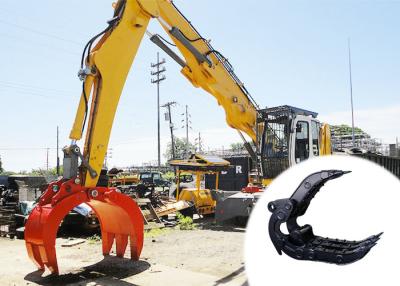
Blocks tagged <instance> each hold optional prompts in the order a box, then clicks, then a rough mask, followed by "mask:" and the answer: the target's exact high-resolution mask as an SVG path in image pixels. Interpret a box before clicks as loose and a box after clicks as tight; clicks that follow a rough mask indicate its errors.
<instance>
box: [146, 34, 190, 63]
mask: <svg viewBox="0 0 400 286" xmlns="http://www.w3.org/2000/svg"><path fill="white" fill-rule="evenodd" d="M150 41H152V42H153V43H154V44H156V45H157V46H158V47H159V48H160V49H162V50H163V51H164V52H165V53H166V54H167V55H169V56H170V57H171V58H172V59H173V60H174V61H175V62H177V63H178V64H179V65H180V66H181V67H183V68H184V67H185V66H186V62H185V61H184V60H183V59H181V57H179V56H178V55H177V54H176V53H175V52H174V51H173V50H171V49H170V48H169V47H168V46H167V45H166V44H164V42H163V41H162V39H161V38H160V36H159V35H156V34H155V35H153V36H151V37H150Z"/></svg>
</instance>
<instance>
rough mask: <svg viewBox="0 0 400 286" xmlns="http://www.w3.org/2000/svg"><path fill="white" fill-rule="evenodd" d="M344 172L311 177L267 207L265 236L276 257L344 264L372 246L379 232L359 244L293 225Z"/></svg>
mask: <svg viewBox="0 0 400 286" xmlns="http://www.w3.org/2000/svg"><path fill="white" fill-rule="evenodd" d="M347 173H349V171H341V170H325V171H320V172H317V173H314V174H311V175H309V176H308V177H306V178H305V179H304V180H303V182H302V183H301V184H300V185H299V186H298V187H297V189H296V191H295V192H294V193H293V194H292V196H291V197H290V198H288V199H280V200H276V201H273V202H270V203H269V204H268V210H269V211H270V212H272V215H271V218H270V220H269V235H270V238H271V240H272V243H273V244H274V246H275V248H276V250H277V251H278V253H279V254H282V251H283V252H284V253H286V254H287V255H288V256H290V257H292V258H294V259H299V260H313V261H321V262H328V263H335V264H347V263H352V262H355V261H357V260H359V259H361V258H363V257H364V256H365V255H367V253H368V252H369V251H370V250H371V248H372V247H374V246H375V245H376V243H377V241H378V240H379V238H380V236H381V235H382V233H380V234H378V235H372V236H370V237H368V238H367V239H364V240H360V241H349V240H340V239H332V238H324V237H321V236H317V235H314V233H313V230H312V227H311V225H308V224H306V225H304V226H299V225H298V224H297V218H298V217H299V216H302V215H304V214H305V212H306V211H307V208H308V206H309V205H310V202H311V200H312V199H313V198H314V196H315V195H316V194H317V193H318V191H319V190H320V189H321V187H322V186H323V185H324V184H325V183H326V182H327V181H329V180H332V179H336V178H338V177H341V176H342V175H344V174H347ZM282 224H286V226H287V229H288V232H289V234H288V235H287V234H284V233H282V231H281V230H280V227H281V225H282Z"/></svg>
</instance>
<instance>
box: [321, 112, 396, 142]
mask: <svg viewBox="0 0 400 286" xmlns="http://www.w3.org/2000/svg"><path fill="white" fill-rule="evenodd" d="M319 118H320V120H321V121H323V122H327V123H329V124H347V125H350V126H351V112H350V111H339V112H332V113H328V114H320V116H319ZM354 125H355V126H357V127H360V128H361V129H363V130H364V131H365V132H367V133H368V134H370V135H371V137H373V138H377V139H381V140H382V142H383V143H394V142H396V137H398V138H400V105H393V106H386V107H380V108H370V109H356V110H354Z"/></svg>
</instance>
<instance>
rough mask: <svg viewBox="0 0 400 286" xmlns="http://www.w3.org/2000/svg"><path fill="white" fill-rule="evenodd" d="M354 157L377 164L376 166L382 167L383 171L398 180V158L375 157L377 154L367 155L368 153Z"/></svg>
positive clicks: (399, 172)
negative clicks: (391, 174) (388, 172)
mask: <svg viewBox="0 0 400 286" xmlns="http://www.w3.org/2000/svg"><path fill="white" fill-rule="evenodd" d="M354 155H355V156H357V157H360V158H364V159H367V160H370V161H372V162H375V163H377V164H378V165H380V166H382V167H384V168H385V169H387V170H388V171H390V172H391V173H393V174H394V175H395V176H396V177H397V178H399V179H400V158H398V157H389V156H383V155H377V154H369V153H365V154H354Z"/></svg>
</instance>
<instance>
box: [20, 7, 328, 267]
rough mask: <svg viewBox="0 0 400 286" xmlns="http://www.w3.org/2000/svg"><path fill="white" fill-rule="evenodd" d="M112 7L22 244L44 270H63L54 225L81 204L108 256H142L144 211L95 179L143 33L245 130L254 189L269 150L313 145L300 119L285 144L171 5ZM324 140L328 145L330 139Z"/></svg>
mask: <svg viewBox="0 0 400 286" xmlns="http://www.w3.org/2000/svg"><path fill="white" fill-rule="evenodd" d="M113 7H114V15H113V17H112V19H111V20H109V21H108V22H107V23H108V26H107V27H106V29H104V30H103V31H102V32H101V33H99V34H97V35H96V36H95V37H93V38H92V39H91V40H90V41H89V42H88V43H87V45H86V46H85V48H84V51H83V55H82V59H81V69H80V71H79V74H78V75H79V78H80V79H81V80H82V81H83V84H82V94H81V98H80V102H79V106H78V109H77V113H76V117H75V122H74V124H73V127H72V130H71V133H70V136H69V137H70V139H71V140H72V142H71V144H70V146H68V147H66V148H64V162H63V169H64V174H63V178H62V179H60V180H58V181H55V182H53V183H51V184H50V185H49V186H48V189H47V191H46V192H45V194H44V195H43V196H42V197H41V199H40V201H39V203H38V205H37V206H36V207H35V208H34V209H33V211H32V212H31V214H30V216H29V219H28V221H27V224H26V229H25V240H26V247H27V251H28V255H29V257H30V258H31V259H32V260H33V261H34V262H35V263H36V265H37V266H38V268H39V269H44V267H45V266H47V267H48V268H49V269H50V271H51V272H53V273H58V264H57V258H56V251H55V238H56V233H57V228H58V226H59V224H60V222H61V220H62V218H63V217H64V216H65V215H66V214H67V213H68V212H69V211H70V210H71V209H72V208H74V207H75V206H77V205H78V204H80V203H84V202H85V203H87V204H88V205H89V206H90V207H91V208H92V209H93V210H94V212H95V213H96V214H97V216H98V218H99V221H100V225H101V232H102V238H103V253H104V254H108V253H109V252H110V249H111V247H112V245H113V242H114V240H115V241H116V249H117V255H118V256H123V255H124V252H125V249H126V246H127V243H128V240H130V250H131V258H132V259H138V258H139V256H140V253H141V250H142V247H143V219H142V216H141V213H140V209H139V207H138V206H137V204H136V203H135V202H134V201H133V200H132V199H131V198H129V197H127V196H125V195H123V194H121V193H119V192H118V191H117V189H116V188H109V187H107V185H106V184H103V183H104V182H102V183H101V184H100V185H99V184H98V182H99V177H100V175H101V168H102V166H103V162H104V158H105V154H106V152H107V148H108V142H109V138H110V134H111V128H112V123H113V120H114V116H115V113H116V110H117V106H118V101H119V98H120V96H121V93H122V89H123V86H124V84H125V81H126V78H127V75H128V72H129V70H130V67H131V66H132V63H133V60H134V58H135V55H136V52H137V50H138V48H139V45H140V42H141V41H142V38H143V37H144V35H145V34H147V35H148V36H149V37H150V40H151V41H152V42H153V43H155V44H156V45H158V46H159V47H160V48H161V49H163V50H164V51H165V52H166V53H167V54H168V55H169V56H171V58H172V59H174V60H175V61H176V62H177V63H178V64H179V65H180V66H181V67H182V70H181V72H182V74H183V75H184V76H185V77H186V78H187V79H188V80H189V81H190V82H191V83H192V84H193V85H194V86H195V87H201V88H203V89H204V90H205V91H207V92H209V93H210V94H212V95H213V96H214V97H215V98H216V100H217V102H218V104H220V105H221V106H222V107H223V108H224V110H225V113H226V121H227V123H228V125H229V126H230V127H232V128H234V129H236V130H238V132H239V134H240V136H241V137H242V138H243V139H244V137H243V135H242V132H244V133H246V134H247V135H248V136H249V138H251V140H252V141H253V145H251V144H250V143H247V142H246V144H245V145H246V146H247V150H248V151H249V153H250V154H251V156H252V157H253V158H254V161H255V162H256V164H255V170H256V171H255V173H254V174H255V176H254V178H255V180H254V182H253V184H252V186H250V187H251V188H253V189H255V188H256V187H262V183H263V178H264V176H265V175H266V174H264V173H265V170H264V168H263V164H265V163H263V162H262V160H263V159H265V158H268V156H267V155H266V153H265V152H267V151H268V150H271V151H276V150H281V154H282V155H284V154H285V148H288V149H287V150H286V154H287V155H286V156H287V157H288V158H295V157H293V156H295V155H292V154H291V153H290V152H293V150H296V148H294V147H293V144H297V142H298V143H299V144H300V143H301V148H302V149H298V152H300V153H299V155H298V156H299V157H298V160H302V159H303V158H304V159H305V156H306V153H307V152H308V153H309V154H310V152H311V151H310V150H311V149H310V148H311V147H310V146H313V145H312V144H311V138H310V137H304V136H306V133H307V132H305V131H304V130H310V129H311V128H312V126H311V127H310V126H309V125H307V124H308V123H309V121H307V122H304V120H305V119H306V118H305V117H307V116H305V117H301V118H299V119H296V118H293V120H294V121H296V120H297V121H298V123H299V128H297V125H296V128H295V129H290V130H286V132H289V133H290V134H293V133H295V134H299V141H297V140H294V139H293V140H294V141H290V142H289V143H288V144H289V145H288V146H286V147H284V146H283V145H282V142H281V141H280V140H278V138H279V137H278V136H277V135H278V134H275V132H274V131H273V130H271V129H270V124H269V123H268V121H267V120H268V118H265V117H264V116H263V113H262V112H259V108H258V105H257V104H256V103H255V101H254V100H253V98H252V97H251V95H250V93H249V92H248V91H247V89H246V88H245V86H244V84H243V83H242V82H241V81H240V80H239V78H238V77H237V76H236V74H235V73H234V71H233V67H232V65H231V64H230V63H229V61H228V60H227V58H225V57H224V56H223V55H222V54H221V53H220V52H219V51H217V50H216V49H214V48H213V47H212V46H211V45H210V42H209V41H208V40H206V39H205V38H204V37H202V36H201V35H200V34H199V33H198V32H197V30H196V29H195V28H194V27H193V26H192V25H191V23H190V21H189V20H188V19H186V18H185V17H184V16H183V15H182V13H181V12H180V11H179V10H178V8H177V7H176V6H175V5H174V4H173V2H172V1H169V0H119V1H117V2H116V3H115V4H114V6H113ZM152 18H154V19H156V20H158V22H159V23H160V24H161V26H162V27H163V28H164V30H165V32H166V33H167V34H168V35H169V36H170V38H171V40H172V41H173V42H174V45H175V46H176V48H177V49H178V50H179V51H180V53H181V54H182V55H183V57H184V59H182V58H181V57H180V56H178V55H177V54H176V53H175V52H174V51H173V50H172V49H171V48H170V47H168V46H167V44H168V43H167V42H166V41H164V40H163V38H162V37H160V36H159V35H157V34H152V33H151V32H150V31H148V30H147V27H148V24H149V22H150V20H151V19H152ZM89 105H90V106H89ZM86 119H88V120H86ZM302 119H304V120H302ZM86 123H87V124H86ZM271 123H273V122H271ZM86 126H87V131H86V138H85V140H84V144H83V146H84V147H83V152H82V151H81V149H80V148H79V147H78V145H77V141H78V140H81V139H82V137H83V134H84V129H85V127H86ZM291 127H292V125H291ZM262 130H264V131H263V132H261V131H262ZM297 130H299V131H298V132H297ZM326 130H327V126H325V127H324V128H321V129H320V130H318V131H319V132H325V134H326V135H328V134H329V132H326ZM282 132H285V130H283V131H282ZM308 134H309V133H307V136H308ZM263 135H264V136H263ZM321 138H322V139H323V140H326V139H327V138H328V137H327V136H325V137H324V136H323V137H321ZM307 139H309V141H308V143H307ZM268 140H270V141H268ZM320 143H321V147H322V146H327V145H326V144H327V143H328V141H323V142H320ZM265 144H267V145H265ZM268 144H269V145H268ZM253 146H254V147H253ZM299 146H300V145H299ZM299 148H300V147H299ZM322 151H324V152H325V151H326V150H325V149H321V152H320V154H321V155H322V154H324V153H323V152H322ZM79 160H80V162H81V164H79ZM290 160H291V159H290ZM269 179H270V178H269V177H268V176H267V177H266V180H264V183H268V182H269V181H268V180H269ZM100 181H102V180H100Z"/></svg>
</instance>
